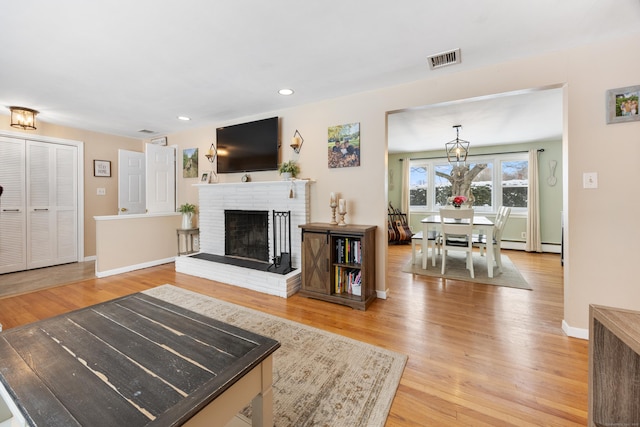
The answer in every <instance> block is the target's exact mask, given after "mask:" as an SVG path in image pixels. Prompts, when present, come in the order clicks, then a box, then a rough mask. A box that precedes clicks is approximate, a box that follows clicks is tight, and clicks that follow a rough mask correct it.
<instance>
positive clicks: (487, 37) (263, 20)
mask: <svg viewBox="0 0 640 427" xmlns="http://www.w3.org/2000/svg"><path fill="white" fill-rule="evenodd" d="M4 3H5V4H3V7H2V13H1V14H0V40H2V53H1V54H0V61H1V62H0V106H9V105H19V106H24V107H29V108H34V109H37V110H39V111H40V112H41V114H40V115H39V117H38V118H39V120H41V121H43V122H48V123H54V124H60V125H65V126H71V127H76V128H81V129H88V130H93V131H98V132H105V133H109V134H115V135H123V136H130V137H136V138H143V137H149V136H154V135H158V136H159V135H165V134H168V133H172V132H177V131H180V130H184V129H188V128H195V127H202V126H205V125H220V124H224V123H225V122H229V121H232V120H234V119H237V118H238V117H244V116H250V115H259V114H262V113H267V112H270V111H274V110H278V109H282V108H288V107H293V106H296V105H301V104H306V103H310V102H314V101H319V100H322V99H327V98H335V97H339V96H343V95H347V94H351V93H356V92H361V91H366V90H372V89H376V88H380V87H387V86H392V85H398V84H402V83H406V82H410V81H415V80H420V79H428V78H431V77H435V76H441V75H443V74H447V73H452V72H459V71H462V70H468V69H472V68H476V67H481V66H484V65H487V64H490V63H496V62H502V61H506V60H510V59H514V58H518V57H523V56H529V55H533V54H538V53H542V52H547V51H554V50H559V49H564V48H568V47H573V46H577V45H581V44H587V43H591V42H594V41H596V40H599V39H604V38H609V37H618V36H621V35H623V34H625V33H629V32H638V31H640V25H639V23H640V0H561V1H560V0H536V1H530V0H527V1H525V0H510V1H505V0H449V1H446V2H444V1H441V0H397V1H394V2H391V1H388V0H384V1H382V0H370V1H367V2H364V1H361V0H323V1H315V2H311V1H293V0H269V1H259V0H216V1H212V0H188V1H186V0H185V1H169V0H135V1H131V0H93V1H85V0H57V1H50V0H23V1H12V2H4ZM454 48H460V49H461V56H462V63H461V64H459V65H456V66H451V67H445V68H442V69H440V70H436V71H432V70H430V69H429V68H428V66H427V63H426V57H427V56H429V55H432V54H436V53H439V52H442V51H446V50H450V49H454ZM632 54H637V52H632ZM283 87H290V88H292V89H294V90H295V94H294V95H292V96H289V97H283V96H280V95H278V93H277V91H278V89H280V88H283ZM538 95H542V96H543V97H545V98H552V96H551V94H548V93H545V94H538ZM509 100H515V98H514V99H507V98H503V99H500V98H498V99H496V100H491V104H484V103H480V102H478V103H474V104H475V105H476V106H482V109H481V110H479V111H476V110H473V111H469V112H468V113H464V114H463V113H462V111H463V110H462V108H461V106H460V105H456V104H452V105H449V106H447V108H446V109H442V110H440V109H439V111H437V113H436V114H435V116H434V117H432V118H430V119H428V120H429V121H430V122H429V124H428V129H429V132H431V133H433V134H435V133H436V132H438V135H437V140H438V143H439V144H443V143H444V142H446V141H448V140H450V139H453V138H454V137H455V132H454V130H453V129H452V128H451V126H452V125H453V124H458V123H459V124H461V125H463V129H462V130H461V135H460V136H461V138H463V139H467V140H470V141H472V143H479V141H481V140H484V139H485V138H486V136H485V135H487V134H491V136H492V138H494V139H495V138H499V139H504V140H512V139H513V138H515V137H514V136H512V135H510V134H509V133H507V131H508V129H509V127H510V125H512V126H513V127H514V128H516V129H517V130H518V131H519V133H520V134H522V133H523V129H527V128H533V129H540V128H542V126H540V125H536V123H539V120H536V119H537V118H540V119H542V122H543V123H545V122H546V121H548V120H551V121H554V120H556V119H557V117H556V116H554V117H552V118H551V119H549V117H546V116H545V114H551V112H550V111H544V110H537V109H536V110H534V109H533V104H534V103H535V104H537V103H538V102H556V101H552V100H550V99H546V100H536V101H527V102H525V103H524V104H522V103H520V107H518V109H516V108H514V107H513V106H511V105H510V104H509V103H508V102H507V101H509ZM518 102H520V101H518ZM554 105H555V104H554ZM489 108H490V109H491V114H487V113H486V111H487V110H488V109H489ZM554 108H556V107H554ZM430 109H431V110H432V111H431V112H430V114H432V113H433V112H435V110H436V109H435V108H434V107H431V108H430ZM498 109H501V110H504V111H506V113H507V114H509V116H502V115H501V116H500V123H497V124H496V123H491V122H492V121H493V119H495V118H496V117H497V116H498V114H496V111H497V110H498ZM525 109H528V110H529V111H528V113H527V116H526V117H525V111H524V110H525ZM556 109H557V108H556ZM483 111H484V112H483ZM3 114H8V110H7V111H4V112H3ZM179 115H185V116H189V117H191V118H192V120H191V121H189V122H181V121H178V120H177V119H176V117H177V116H179ZM447 115H452V116H453V117H449V118H447ZM518 115H521V116H523V117H525V118H527V119H528V120H525V121H517V116H518ZM412 116H418V112H412ZM398 120H404V121H405V122H406V121H408V120H409V118H408V117H405V118H400V116H398ZM419 120H420V121H425V120H427V119H424V118H419ZM409 121H410V120H409ZM454 122H455V123H454ZM411 123H414V122H411ZM415 126H417V125H415ZM415 126H414V127H415ZM407 127H409V126H407ZM480 127H482V128H485V127H486V128H487V129H484V130H483V132H484V134H483V133H477V134H476V130H477V129H478V128H480ZM440 128H442V129H440ZM141 129H147V130H152V131H154V132H155V133H154V134H152V135H145V134H142V133H140V132H139V131H140V130H141ZM436 129H437V130H436ZM545 132H546V133H549V134H551V133H553V132H557V128H556V129H554V128H553V127H552V128H551V129H547V130H545ZM414 135H417V136H412V137H411V138H412V139H413V140H421V141H426V140H427V139H428V138H429V136H428V134H427V136H425V135H423V134H420V133H418V132H415V131H414ZM398 138H400V136H398ZM402 138H403V139H399V140H401V141H402V144H397V145H398V146H399V147H407V146H408V145H409V144H410V143H409V142H406V141H407V139H404V138H405V137H404V136H403V137H402ZM393 144H394V145H393V146H392V147H391V148H390V150H391V151H393V150H395V143H393Z"/></svg>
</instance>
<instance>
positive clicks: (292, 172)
mask: <svg viewBox="0 0 640 427" xmlns="http://www.w3.org/2000/svg"><path fill="white" fill-rule="evenodd" d="M278 172H280V175H282V179H283V180H285V181H288V180H290V179H291V178H295V177H296V175H298V174H299V173H300V166H298V164H297V163H296V162H295V161H294V160H289V161H288V162H284V163H282V164H281V165H280V167H279V168H278Z"/></svg>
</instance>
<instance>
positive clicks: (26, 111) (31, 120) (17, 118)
mask: <svg viewBox="0 0 640 427" xmlns="http://www.w3.org/2000/svg"><path fill="white" fill-rule="evenodd" d="M9 110H11V126H12V127H14V128H20V129H24V130H36V115H37V114H38V113H39V112H38V111H36V110H32V109H31V108H25V107H9Z"/></svg>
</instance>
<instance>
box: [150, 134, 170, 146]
mask: <svg viewBox="0 0 640 427" xmlns="http://www.w3.org/2000/svg"><path fill="white" fill-rule="evenodd" d="M151 143H152V144H156V145H164V146H166V145H167V137H166V136H161V137H160V138H153V139H152V140H151Z"/></svg>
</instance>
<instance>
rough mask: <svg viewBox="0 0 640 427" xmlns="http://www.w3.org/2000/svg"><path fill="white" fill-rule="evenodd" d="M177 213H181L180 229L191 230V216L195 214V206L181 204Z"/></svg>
mask: <svg viewBox="0 0 640 427" xmlns="http://www.w3.org/2000/svg"><path fill="white" fill-rule="evenodd" d="M178 212H181V213H182V228H185V229H186V228H193V214H194V213H196V205H192V204H191V203H185V204H182V205H180V207H179V208H178Z"/></svg>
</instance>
